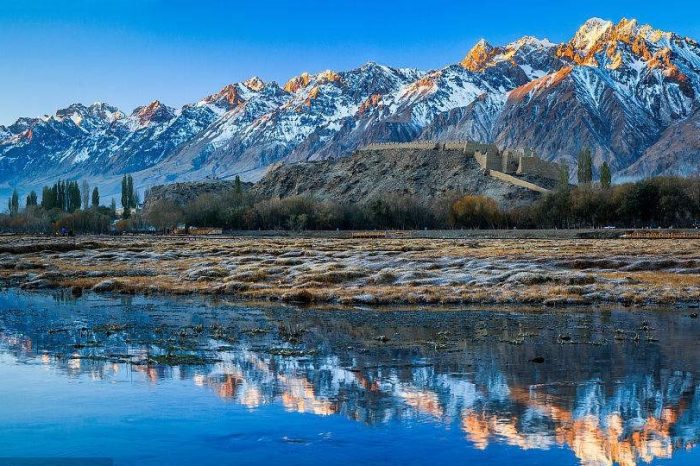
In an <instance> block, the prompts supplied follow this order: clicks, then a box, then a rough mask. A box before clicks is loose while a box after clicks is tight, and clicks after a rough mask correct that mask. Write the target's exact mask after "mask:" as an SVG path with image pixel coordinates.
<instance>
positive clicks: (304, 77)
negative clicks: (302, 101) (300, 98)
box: [284, 71, 311, 93]
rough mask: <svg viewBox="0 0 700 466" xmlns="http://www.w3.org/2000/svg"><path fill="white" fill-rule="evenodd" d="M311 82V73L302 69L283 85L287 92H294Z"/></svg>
mask: <svg viewBox="0 0 700 466" xmlns="http://www.w3.org/2000/svg"><path fill="white" fill-rule="evenodd" d="M310 82H311V75H310V74H309V73H307V72H306V71H304V72H303V73H301V74H300V75H299V76H295V77H293V78H292V79H290V80H289V81H287V83H286V84H285V85H284V90H285V91H287V92H291V93H294V92H296V91H298V90H299V89H302V88H304V87H306V86H308V85H309V83H310Z"/></svg>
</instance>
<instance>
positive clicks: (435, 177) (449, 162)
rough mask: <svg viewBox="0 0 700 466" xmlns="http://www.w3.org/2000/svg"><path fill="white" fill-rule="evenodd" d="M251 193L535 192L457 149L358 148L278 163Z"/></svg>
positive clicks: (528, 195) (342, 196) (514, 199)
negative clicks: (350, 152) (323, 157)
mask: <svg viewBox="0 0 700 466" xmlns="http://www.w3.org/2000/svg"><path fill="white" fill-rule="evenodd" d="M531 181H538V182H541V180H531ZM251 192H253V193H255V194H257V195H259V196H261V197H263V198H278V197H279V198H284V197H290V196H308V197H313V198H315V199H318V200H322V201H336V202H338V201H340V202H343V203H361V202H364V201H368V200H371V199H376V198H385V197H388V196H392V195H399V196H415V197H417V198H419V199H425V200H429V199H436V198H445V197H449V196H452V195H454V196H457V195H463V194H479V195H486V196H489V197H492V198H493V199H495V200H496V201H497V202H498V203H499V204H500V205H502V206H504V207H505V206H508V207H513V206H514V205H519V204H525V203H529V202H531V201H532V200H534V199H536V198H537V197H538V196H539V194H538V193H536V192H533V191H531V190H528V189H525V188H522V187H518V186H514V185H513V184H511V183H507V182H504V181H500V180H497V179H494V178H492V177H490V176H488V174H486V173H485V171H484V170H482V169H481V167H480V166H479V165H478V164H477V162H476V160H475V159H474V157H470V156H465V154H464V153H463V152H462V151H459V150H431V149H412V150H406V149H381V150H363V151H358V152H356V153H355V154H353V155H352V156H350V157H343V158H338V159H331V160H324V161H317V162H298V163H294V164H277V165H275V166H274V167H273V168H272V169H271V170H270V171H269V172H268V173H267V175H265V177H264V178H263V179H261V180H260V181H259V182H258V183H256V184H255V185H254V186H253V188H252V189H251Z"/></svg>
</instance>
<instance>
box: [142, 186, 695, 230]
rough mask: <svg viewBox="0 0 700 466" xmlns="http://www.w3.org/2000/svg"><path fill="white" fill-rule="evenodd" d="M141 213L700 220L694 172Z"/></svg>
mask: <svg viewBox="0 0 700 466" xmlns="http://www.w3.org/2000/svg"><path fill="white" fill-rule="evenodd" d="M141 215H142V217H143V219H142V220H143V221H144V222H145V223H146V224H148V225H152V226H154V227H155V228H157V229H158V230H160V231H169V230H171V229H172V228H173V227H175V226H176V225H189V226H201V227H221V228H223V229H226V230H258V229H262V230H278V229H283V230H329V229H331V230H334V229H341V230H342V229H347V230H359V229H424V228H428V229H450V228H508V229H512V228H521V229H523V228H598V227H605V226H615V227H620V228H623V227H638V228H640V227H677V228H681V227H694V226H697V225H698V224H700V178H690V179H686V178H675V177H659V178H652V179H648V180H644V181H639V182H636V183H625V184H620V185H608V184H603V183H593V182H591V183H588V184H581V185H578V186H570V185H568V183H567V185H560V186H559V187H558V188H557V189H556V190H554V191H552V192H550V193H548V194H545V195H543V196H542V197H541V198H539V199H538V200H536V201H535V202H533V203H531V204H529V205H526V206H522V207H515V208H504V207H502V206H499V204H498V203H497V202H496V201H495V200H493V199H491V198H489V197H486V196H479V195H460V194H458V193H453V194H447V195H445V196H443V197H442V198H438V199H420V198H417V197H414V196H405V195H395V194H389V195H386V196H381V197H377V198H373V199H369V200H367V201H365V202H362V203H358V204H340V203H335V202H329V201H319V200H315V199H312V198H309V197H303V196H296V197H289V198H284V199H261V198H258V197H256V196H254V195H252V194H249V193H235V192H233V191H232V192H228V193H223V194H218V195H213V194H205V195H201V196H199V197H197V198H195V199H193V200H191V201H189V202H186V203H184V204H177V203H175V202H174V201H172V200H168V199H159V200H156V201H153V202H146V205H145V206H144V210H143V212H142V213H141Z"/></svg>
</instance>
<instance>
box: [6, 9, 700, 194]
mask: <svg viewBox="0 0 700 466" xmlns="http://www.w3.org/2000/svg"><path fill="white" fill-rule="evenodd" d="M699 103H700V45H698V43H697V42H696V41H694V40H692V39H690V38H685V37H681V36H679V35H677V34H674V33H671V32H664V31H659V30H656V29H654V28H653V27H651V26H647V25H639V24H638V23H637V22H636V21H635V20H626V19H623V20H621V21H620V22H618V23H617V24H615V23H613V22H611V21H605V20H601V19H597V18H594V19H591V20H588V21H587V22H586V23H585V24H584V25H583V26H581V28H580V29H579V30H578V31H576V33H575V34H574V35H573V37H572V39H571V40H570V41H568V42H565V43H561V44H554V43H552V42H550V41H548V40H546V39H536V38H534V37H529V36H526V37H523V38H522V39H519V40H517V41H515V42H512V43H510V44H507V45H505V46H493V45H490V44H489V43H488V42H486V41H485V40H481V41H479V42H478V43H477V44H476V45H475V46H474V47H473V48H472V49H471V50H470V51H469V52H468V53H467V54H466V56H465V57H464V58H463V59H462V60H461V61H460V62H459V63H455V64H452V65H448V66H446V67H444V68H441V69H437V70H431V71H419V70H415V69H403V68H402V69H399V68H391V67H388V66H383V65H378V64H375V63H367V64H366V65H363V66H361V67H359V68H357V69H354V70H350V71H331V70H326V71H323V72H320V73H317V74H309V73H302V74H300V75H299V76H296V77H294V78H292V79H290V80H289V81H288V82H287V83H285V84H284V85H283V86H280V85H278V84H277V83H274V82H267V83H266V82H264V81H263V80H261V79H260V78H258V77H253V78H250V79H248V80H246V81H244V82H240V83H234V84H230V85H227V86H225V87H224V88H223V89H221V90H220V91H219V92H216V93H214V94H212V95H209V96H207V97H204V98H203V99H201V100H200V101H198V102H196V103H193V104H189V105H185V106H184V107H182V108H179V109H175V108H171V107H168V106H167V105H164V104H163V103H161V102H159V101H157V100H156V101H153V102H151V103H149V104H147V105H144V106H141V107H138V108H136V109H135V110H134V111H133V112H131V113H130V114H127V113H125V112H122V111H120V110H118V109H116V108H114V107H111V106H109V105H106V104H103V103H97V104H93V105H91V106H84V105H81V104H74V105H71V106H69V107H68V108H65V109H61V110H59V111H57V112H56V113H55V114H54V115H51V116H44V117H40V118H20V119H18V120H17V121H16V122H15V123H14V124H12V125H9V126H7V127H4V126H0V183H2V185H3V186H4V187H5V188H8V187H11V186H18V187H21V188H23V189H29V188H38V187H40V186H41V185H42V184H44V183H49V182H51V181H53V180H55V179H56V178H59V177H62V178H77V177H87V178H91V179H95V180H100V182H103V183H107V184H110V183H112V184H113V185H115V186H116V182H117V180H118V179H119V178H120V177H121V176H122V174H124V173H132V174H133V175H134V178H135V180H136V181H137V183H138V185H139V186H140V187H145V186H148V185H152V184H157V183H163V182H171V181H179V180H195V179H204V178H212V177H214V178H231V177H234V176H236V175H240V176H241V178H243V179H247V180H255V179H258V178H260V177H261V176H263V174H264V173H265V171H266V170H267V168H268V167H269V166H270V165H272V164H274V163H293V162H298V161H305V160H317V159H325V158H332V157H342V156H346V155H348V154H350V153H352V151H354V150H355V149H356V148H358V147H360V146H363V145H365V144H367V143H370V142H382V141H408V140H414V139H438V140H448V139H449V140H454V139H473V140H477V141H481V142H495V143H496V144H498V145H499V146H501V147H507V148H522V147H531V148H534V149H535V150H536V151H537V152H538V153H539V154H540V155H542V156H543V157H545V158H547V159H551V160H564V161H568V162H570V163H571V164H572V169H573V162H574V160H575V156H576V154H577V153H578V152H579V151H580V150H581V149H582V148H584V147H589V148H591V149H592V150H593V151H594V154H595V163H596V166H600V164H602V162H603V161H608V163H610V165H611V166H612V167H613V169H614V170H615V172H616V173H617V174H618V175H619V176H620V177H621V178H622V177H625V178H627V177H632V178H634V177H643V176H651V175H657V174H683V175H689V174H698V173H700V148H698V144H697V141H698V139H700V138H699V137H698V132H699V131H700V128H699V126H698V123H697V122H698V112H699V111H700V110H699V109H700V105H699ZM683 141H687V143H685V142H683Z"/></svg>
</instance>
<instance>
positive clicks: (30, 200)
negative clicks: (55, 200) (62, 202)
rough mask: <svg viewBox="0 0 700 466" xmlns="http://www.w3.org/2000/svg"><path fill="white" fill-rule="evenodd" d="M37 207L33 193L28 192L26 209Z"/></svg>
mask: <svg viewBox="0 0 700 466" xmlns="http://www.w3.org/2000/svg"><path fill="white" fill-rule="evenodd" d="M36 205H37V197H36V193H35V192H34V191H32V192H30V193H29V195H28V196H27V207H34V206H36Z"/></svg>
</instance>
